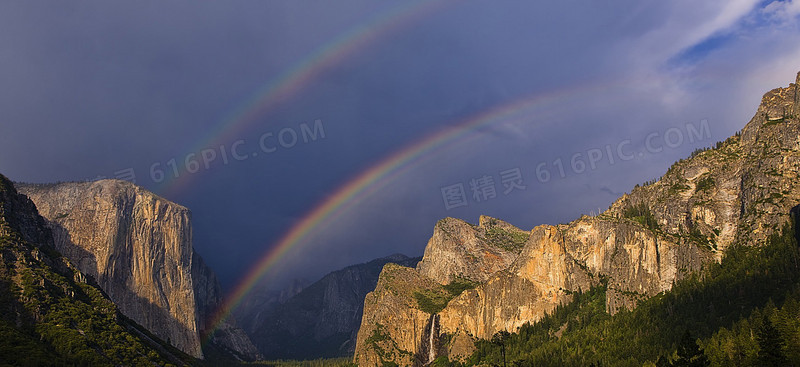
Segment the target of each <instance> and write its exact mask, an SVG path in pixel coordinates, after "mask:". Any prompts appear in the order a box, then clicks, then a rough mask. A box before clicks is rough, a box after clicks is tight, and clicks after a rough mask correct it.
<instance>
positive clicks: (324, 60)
mask: <svg viewBox="0 0 800 367" xmlns="http://www.w3.org/2000/svg"><path fill="white" fill-rule="evenodd" d="M447 2H448V0H436V1H430V0H420V1H402V2H399V5H398V6H395V7H392V8H390V9H387V10H385V11H383V12H380V13H378V14H377V15H375V16H373V17H371V18H370V19H369V20H368V21H366V22H364V23H361V24H359V25H357V26H355V27H352V28H350V29H348V30H347V31H345V32H343V33H341V34H339V35H338V36H337V37H335V38H333V39H331V40H330V41H328V42H327V43H325V44H323V45H322V46H321V47H318V48H317V49H315V50H314V51H313V52H311V53H310V54H309V55H308V56H307V57H305V58H304V59H303V60H302V61H300V62H298V63H295V64H294V65H293V66H292V67H291V68H289V69H287V70H285V71H284V72H283V73H281V74H280V75H279V76H278V77H276V78H274V79H273V80H271V81H270V82H268V83H266V84H265V85H264V86H263V87H261V88H259V89H258V90H256V92H255V93H253V95H252V97H251V98H249V99H247V100H246V101H244V102H243V103H241V104H240V105H239V106H238V107H237V108H235V109H234V110H233V111H232V112H231V113H229V114H228V116H227V117H226V118H224V119H222V120H221V122H220V123H218V124H217V125H216V126H215V127H213V128H211V129H209V132H208V133H207V134H206V135H205V136H204V137H203V138H202V139H200V140H199V143H197V144H196V145H195V146H194V148H193V149H190V150H188V151H189V152H195V153H196V152H199V151H201V150H202V149H204V148H217V147H219V146H220V145H222V144H225V143H230V142H231V141H232V140H233V139H234V138H235V137H236V136H238V135H239V134H241V133H242V132H243V131H245V129H247V128H248V127H249V126H251V125H252V124H253V123H254V122H256V121H258V119H259V118H261V117H263V116H264V115H265V114H266V113H267V112H268V111H270V110H271V109H272V108H273V107H275V106H276V105H278V104H280V103H281V102H284V101H286V100H287V99H289V98H290V97H292V96H294V95H295V94H296V93H297V92H299V91H300V90H302V89H304V88H305V87H307V86H308V85H309V84H310V83H311V82H313V81H314V80H315V78H317V77H318V76H319V75H320V74H321V73H322V72H324V71H326V70H328V69H330V67H331V66H332V65H335V64H337V63H339V62H340V61H342V60H344V59H346V58H347V57H349V56H350V55H352V54H354V53H356V52H357V51H358V50H360V49H363V48H365V47H366V46H368V45H370V44H372V43H374V42H375V41H377V40H379V39H381V38H382V37H383V36H385V35H387V34H389V33H391V32H393V31H396V30H398V29H401V28H403V27H405V26H408V25H410V24H413V23H414V22H415V21H417V20H419V19H421V18H423V17H425V16H427V15H429V14H431V13H434V12H436V11H437V10H439V9H441V8H442V7H443V5H445V4H446V3H447ZM190 177H193V175H192V174H191V173H189V172H187V171H186V170H183V172H181V173H180V174H179V175H176V176H173V177H171V178H170V179H167V180H165V181H164V182H162V183H161V184H160V186H159V188H158V191H159V192H160V193H161V194H163V195H165V196H169V194H171V193H173V192H176V191H179V189H181V188H183V187H185V186H186V185H187V184H188V183H189V182H190V181H191V180H190V179H189V178H190Z"/></svg>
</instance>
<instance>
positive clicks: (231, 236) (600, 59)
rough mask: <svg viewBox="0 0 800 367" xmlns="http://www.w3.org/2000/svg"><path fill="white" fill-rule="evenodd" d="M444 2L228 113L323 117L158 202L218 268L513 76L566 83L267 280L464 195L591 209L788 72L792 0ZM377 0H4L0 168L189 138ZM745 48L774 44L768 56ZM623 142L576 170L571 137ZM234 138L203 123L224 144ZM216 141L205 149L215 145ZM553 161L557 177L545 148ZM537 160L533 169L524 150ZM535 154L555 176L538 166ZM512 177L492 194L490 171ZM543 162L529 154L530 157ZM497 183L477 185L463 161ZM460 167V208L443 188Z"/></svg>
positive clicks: (365, 252) (532, 209) (390, 237)
mask: <svg viewBox="0 0 800 367" xmlns="http://www.w3.org/2000/svg"><path fill="white" fill-rule="evenodd" d="M757 3H758V2H756V1H710V2H703V3H702V4H698V3H696V2H689V1H678V2H669V3H665V2H660V3H642V2H636V1H618V2H614V3H613V4H611V3H603V4H592V3H587V4H576V3H573V2H550V3H545V4H534V3H530V2H502V3H486V2H453V3H446V4H445V5H444V6H443V7H441V9H440V10H438V11H436V12H432V13H430V14H423V16H419V17H417V18H415V19H414V20H413V21H412V22H410V23H408V24H407V25H406V26H403V27H399V28H397V29H393V30H391V31H389V32H386V33H382V34H380V37H378V38H376V39H374V40H373V41H372V42H368V43H365V44H364V45H363V46H362V47H360V48H357V49H355V50H353V51H352V52H350V53H349V54H346V55H344V57H343V58H342V59H341V60H339V62H336V63H332V64H330V65H327V67H325V68H322V69H320V70H317V73H316V74H315V76H314V78H313V79H310V80H309V81H308V83H306V84H305V85H303V87H302V88H300V89H299V90H298V91H297V93H294V94H291V95H286V96H284V97H285V98H284V99H282V100H281V103H279V104H277V105H276V106H275V107H274V108H273V109H272V110H270V111H269V112H268V113H267V114H264V115H261V116H259V118H258V119H256V120H255V121H253V123H252V124H250V125H249V126H247V127H244V128H242V129H240V130H237V131H236V134H234V136H233V137H232V140H236V139H243V140H244V141H245V142H246V144H245V145H244V147H246V149H248V150H247V152H248V153H250V152H259V150H258V149H259V146H258V142H259V138H260V137H261V136H263V134H265V133H273V134H277V133H278V132H279V131H281V129H292V130H294V131H299V129H300V126H301V124H303V123H309V122H313V121H315V120H317V119H320V120H322V121H323V124H324V128H325V134H326V135H325V138H324V139H318V140H315V141H313V142H310V143H308V144H297V145H294V146H292V147H290V148H281V149H278V150H277V151H275V152H274V153H269V154H263V152H262V154H261V155H259V156H257V157H255V156H250V157H249V158H248V159H246V160H243V161H232V162H230V163H229V164H227V165H224V164H221V163H220V161H219V160H217V161H216V162H214V164H212V165H211V167H210V168H209V169H207V170H206V169H203V170H201V171H200V172H198V173H196V174H194V175H193V176H192V177H191V178H190V179H189V180H188V184H187V185H185V186H181V187H182V189H180V190H177V191H175V192H172V193H170V194H169V195H170V197H169V198H170V199H172V200H175V201H177V202H179V203H181V204H183V205H186V206H188V207H189V208H191V209H192V210H193V213H194V239H195V247H196V248H197V249H198V250H199V251H200V253H201V254H203V255H204V256H205V257H206V258H207V260H208V261H207V262H209V263H210V264H211V265H212V266H213V267H214V268H215V270H216V271H217V272H218V273H219V275H220V278H221V279H222V280H223V282H224V283H225V284H226V285H230V284H232V283H234V282H235V281H236V279H238V278H239V277H241V276H242V275H243V274H244V273H245V271H246V269H247V268H248V267H249V266H251V265H252V264H254V263H255V261H256V260H257V259H258V257H259V256H260V255H261V254H262V253H263V252H265V251H266V250H267V249H269V248H270V247H271V246H273V245H274V244H275V243H276V242H277V241H278V240H279V239H280V238H281V236H282V235H283V234H284V233H285V231H287V230H288V229H289V228H291V226H293V225H294V224H296V223H298V221H300V220H302V219H303V218H304V217H305V216H306V215H307V213H308V212H309V211H310V210H312V209H313V208H314V207H315V206H316V205H318V203H320V202H321V201H323V200H325V199H326V198H327V197H329V196H330V195H331V194H332V193H333V192H334V191H335V190H336V188H338V187H340V186H341V185H344V184H346V183H347V182H349V181H350V180H351V179H353V178H354V177H357V176H358V175H359V174H360V173H361V172H363V171H364V170H366V169H368V168H369V167H371V166H373V165H375V164H378V163H380V162H381V161H382V160H383V159H384V157H387V156H389V155H391V154H392V153H393V152H396V151H398V150H400V149H403V148H404V147H406V146H408V145H409V144H413V143H414V142H417V141H419V140H420V139H423V138H424V137H426V136H429V135H430V134H434V133H436V132H439V131H441V130H442V129H445V128H448V127H454V126H458V124H459V123H461V122H463V121H467V120H468V119H470V118H471V117H475V116H477V115H479V114H481V113H485V112H486V111H488V110H491V109H495V108H498V107H499V106H503V105H505V104H509V103H512V102H513V101H515V100H519V99H520V98H522V97H523V96H527V95H539V96H541V95H549V94H552V92H553V91H555V90H560V91H562V93H561V94H560V95H559V96H558V97H554V98H551V99H550V100H549V102H548V103H546V104H541V105H537V106H536V108H535V109H532V110H530V111H529V113H528V114H527V115H523V116H517V117H515V118H514V119H510V120H501V121H497V122H496V123H495V124H490V125H487V126H484V127H482V128H481V129H478V130H476V131H474V132H472V133H470V134H468V137H469V138H470V141H469V142H468V143H456V144H452V145H450V146H448V147H447V149H443V150H441V151H438V153H437V155H435V156H432V157H428V158H429V159H428V160H427V161H426V163H424V164H419V165H418V166H415V167H414V168H413V169H410V170H409V171H408V172H407V173H406V174H404V175H402V176H399V177H398V178H397V179H396V180H394V181H393V182H391V183H390V184H388V185H386V186H385V187H383V188H382V189H380V190H377V191H375V192H374V193H372V194H371V195H370V196H368V197H367V198H366V199H365V200H364V201H363V202H361V204H360V205H358V206H354V207H352V208H350V209H349V210H348V211H344V212H340V213H338V214H337V217H336V218H335V219H336V220H335V222H334V223H333V224H332V225H330V226H328V227H325V228H318V229H317V230H316V231H314V232H313V233H311V234H310V237H309V241H307V242H306V243H304V244H303V245H302V246H298V247H297V248H296V249H295V250H294V251H293V252H292V253H291V254H290V256H288V257H286V258H285V259H284V261H283V262H282V264H281V265H280V266H279V267H278V268H277V269H275V271H274V272H273V273H272V274H271V276H273V277H274V278H273V279H275V281H273V282H266V284H274V285H276V286H277V285H279V284H280V283H281V282H282V281H285V280H286V279H290V278H293V277H308V278H313V277H315V276H319V275H321V274H322V273H324V272H327V271H330V270H333V269H335V268H339V267H342V266H345V265H348V264H351V263H355V262H362V261H366V260H369V259H371V258H374V257H378V256H383V255H387V254H390V253H395V252H402V253H406V254H408V255H420V254H421V252H422V250H423V248H424V246H425V243H426V241H427V238H428V237H429V236H430V233H431V232H432V228H433V225H434V223H435V222H436V220H437V219H439V218H441V217H444V216H454V217H459V218H463V219H465V220H468V221H471V222H476V221H477V218H478V216H479V215H480V214H488V215H492V216H496V217H500V218H503V219H506V220H508V221H510V222H511V223H513V224H516V225H518V226H520V227H522V228H525V229H530V228H532V227H533V226H535V225H537V224H541V223H558V222H566V221H569V220H571V219H573V218H575V217H576V216H578V215H580V214H582V213H583V214H589V213H590V212H591V211H597V208H601V209H604V208H606V207H607V206H608V205H609V204H610V203H611V201H612V200H613V199H614V198H615V197H616V196H617V195H618V192H621V191H626V190H629V189H630V188H631V187H633V185H634V184H636V183H641V182H643V181H645V180H649V179H652V178H656V177H659V176H660V175H661V174H662V173H663V172H664V170H665V169H666V168H667V167H668V166H669V164H670V163H671V162H672V161H674V160H677V159H679V158H682V157H685V156H686V155H687V154H688V153H689V152H691V151H692V150H693V149H695V148H697V147H699V146H707V145H710V144H712V143H713V142H714V141H716V140H722V139H724V138H725V137H727V136H728V135H731V134H733V132H735V131H736V130H738V129H740V128H741V127H742V126H743V125H744V123H745V122H746V121H747V119H749V117H750V116H751V115H752V113H753V112H754V108H755V106H756V105H757V103H758V98H759V97H760V95H761V94H762V93H763V92H764V91H766V90H767V89H769V88H772V87H775V86H779V85H784V84H786V83H787V82H788V81H790V80H792V78H793V76H794V72H796V71H797V70H798V69H800V65H798V62H797V60H799V59H800V58H798V56H800V45H799V44H798V41H797V40H798V39H800V38H798V37H797V33H798V31H797V27H796V25H795V24H796V22H795V20H796V17H797V14H798V12H797V10H796V9H798V6H797V5H796V3H794V2H792V3H787V2H776V3H773V4H770V5H767V6H764V4H762V5H761V6H762V7H761V8H757V7H756V5H757ZM390 6H391V4H382V3H378V2H370V1H340V2H337V3H336V4H335V5H334V4H328V3H324V2H315V1H285V2H277V1H271V2H261V1H252V2H250V1H239V2H226V3H224V4H223V3H214V2H203V3H196V2H191V3H190V2H168V3H163V2H136V3H127V4H125V3H107V2H96V3H87V2H84V3H79V4H71V3H60V2H46V3H40V4H35V3H29V2H22V3H13V2H12V3H4V4H2V5H0V129H2V133H1V134H0V172H2V173H3V174H6V175H8V176H10V177H11V178H12V179H15V180H21V181H55V180H70V179H83V178H90V177H94V176H97V175H106V176H113V174H114V172H115V171H117V170H120V169H125V168H134V169H135V171H136V176H137V183H139V184H140V185H143V186H145V187H146V188H150V189H153V190H156V189H158V188H159V187H160V186H159V185H157V184H156V182H154V180H153V179H152V177H151V175H150V172H149V169H150V168H151V167H152V165H153V164H154V163H158V164H160V166H159V167H161V168H163V169H165V171H166V172H167V174H169V171H168V168H169V167H168V166H167V163H168V161H169V160H170V159H172V158H175V159H176V162H181V161H182V160H183V159H184V158H185V157H186V155H187V154H190V153H199V152H198V151H196V150H198V149H203V148H207V147H204V146H202V143H203V142H204V141H203V139H205V138H206V137H207V136H208V135H209V134H211V133H213V132H214V129H216V128H217V127H218V126H219V125H220V123H222V122H224V121H225V118H226V116H229V115H230V114H231V113H232V112H233V111H235V110H236V108H238V107H240V106H241V105H242V104H243V103H245V102H246V101H247V100H248V99H249V98H251V97H252V96H253V95H254V93H256V92H257V91H258V90H259V89H260V88H261V87H263V86H264V85H265V84H266V83H268V82H270V81H272V80H274V79H275V78H277V77H278V76H279V75H281V73H284V72H285V71H287V70H291V69H292V67H294V66H296V65H298V63H300V62H302V61H303V60H308V57H309V55H314V54H315V52H316V51H318V50H319V49H320V48H321V47H324V45H326V44H328V43H329V42H331V40H333V39H335V38H336V37H338V36H340V35H342V34H346V32H348V31H351V30H353V29H358V26H359V25H363V24H367V23H368V22H369V21H370V20H371V19H373V18H374V17H375V15H376V14H380V13H381V12H382V11H384V10H386V9H388V8H389V7H390ZM763 55H770V57H768V58H765V57H763ZM703 119H706V120H707V121H708V122H709V127H710V132H711V136H710V137H708V139H706V140H703V141H697V142H692V143H689V142H686V143H683V144H680V145H678V146H675V147H672V148H669V149H664V150H663V151H661V152H658V153H650V152H647V151H645V150H644V138H645V137H646V136H647V134H649V133H652V132H660V133H662V134H663V133H664V131H666V130H667V129H669V128H671V127H677V128H681V127H683V126H685V124H686V123H697V122H699V121H701V120H703ZM626 140H629V141H630V143H631V145H630V148H631V149H632V150H633V151H635V152H637V153H638V152H644V153H648V154H643V155H642V156H641V157H639V156H637V157H636V159H632V160H625V161H623V160H619V159H617V160H615V161H614V163H610V162H609V160H608V157H605V156H604V157H603V159H604V160H602V161H599V162H597V166H596V167H595V168H594V169H587V170H584V171H582V172H580V173H576V172H575V171H576V170H574V169H572V167H570V166H569V164H570V163H569V161H570V159H571V157H572V156H574V155H575V154H582V156H583V157H584V160H585V157H586V155H587V153H588V151H590V150H592V149H598V148H603V147H605V146H606V145H611V146H616V145H618V144H620V143H621V142H624V141H626ZM231 143H232V141H224V142H220V144H223V145H225V146H226V147H227V148H228V149H229V148H230V145H231ZM215 148H216V147H215ZM557 160H561V163H562V164H564V165H566V167H567V172H566V174H565V176H564V177H563V178H562V177H560V175H559V173H558V172H557V167H556V166H555V165H554V162H555V161H557ZM541 164H544V166H540V165H541ZM537 167H545V168H546V169H548V170H549V174H550V175H551V176H553V177H552V178H551V179H550V180H548V181H547V182H539V180H538V178H537ZM509 169H519V170H520V172H521V173H522V174H523V178H524V183H525V186H526V188H525V189H524V190H516V191H513V192H510V193H508V194H504V193H502V185H501V182H500V181H501V179H502V178H501V176H500V172H502V171H505V170H509ZM540 171H541V170H540ZM486 175H489V176H493V177H494V180H495V181H496V184H497V185H498V188H499V190H500V192H498V193H497V196H496V197H494V198H492V199H489V200H483V201H480V202H478V201H475V200H474V199H473V198H472V197H471V195H472V193H471V192H470V191H469V183H470V181H471V180H472V179H475V178H479V177H483V176H486ZM457 183H462V184H463V185H465V187H466V188H467V194H468V195H470V197H469V198H468V199H469V204H468V205H467V206H462V207H458V208H455V209H451V210H447V209H446V208H445V206H444V203H443V200H442V196H441V191H440V190H441V188H442V187H445V186H448V185H452V184H457Z"/></svg>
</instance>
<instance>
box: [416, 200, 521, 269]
mask: <svg viewBox="0 0 800 367" xmlns="http://www.w3.org/2000/svg"><path fill="white" fill-rule="evenodd" d="M527 238H528V233H527V232H526V231H523V230H521V229H519V228H517V227H514V226H513V225H511V224H508V223H506V222H503V221H501V220H499V219H495V218H491V217H488V216H485V215H482V216H481V217H480V220H479V222H478V225H477V226H474V225H472V224H469V223H467V222H465V221H463V220H460V219H455V218H445V219H442V220H440V221H439V222H438V223H436V226H435V227H434V230H433V236H432V237H431V239H430V240H429V241H428V245H427V246H426V247H425V254H424V255H423V256H422V261H420V262H419V264H417V270H418V271H419V273H420V274H422V275H424V276H427V277H429V278H431V279H433V280H436V281H437V282H439V283H440V284H447V283H450V282H451V281H452V280H453V279H456V278H462V279H469V280H472V281H476V282H484V281H486V280H488V279H489V277H490V276H491V275H492V274H494V273H496V272H498V271H500V270H503V269H505V268H507V267H508V266H509V265H510V264H511V262H512V261H514V259H515V258H516V257H517V255H518V254H519V251H520V250H521V249H522V246H523V245H524V244H525V241H526V240H527Z"/></svg>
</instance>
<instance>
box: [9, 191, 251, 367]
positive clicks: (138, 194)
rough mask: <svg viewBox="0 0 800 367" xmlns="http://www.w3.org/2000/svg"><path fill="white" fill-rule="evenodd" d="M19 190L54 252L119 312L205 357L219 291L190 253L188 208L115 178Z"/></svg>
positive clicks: (208, 270) (162, 336) (186, 350)
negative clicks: (205, 336) (203, 335)
mask: <svg viewBox="0 0 800 367" xmlns="http://www.w3.org/2000/svg"><path fill="white" fill-rule="evenodd" d="M17 188H18V189H19V191H20V192H22V193H24V194H25V195H27V196H28V197H30V198H31V200H32V201H33V202H34V203H35V204H36V207H37V208H38V209H39V212H40V213H41V214H42V216H44V217H45V218H46V219H47V220H48V226H49V227H50V228H51V230H52V232H53V235H54V238H55V245H56V248H57V249H58V251H59V252H61V253H62V254H63V255H64V256H66V257H67V258H68V259H69V260H70V261H71V262H73V263H75V264H76V265H77V267H78V268H79V269H80V270H81V272H83V273H84V274H87V275H88V276H91V277H92V278H94V279H95V280H96V282H97V283H98V285H99V286H100V287H101V288H102V289H103V291H105V292H106V293H107V294H108V296H109V297H110V298H111V300H112V301H113V302H114V303H115V304H117V305H118V307H119V309H120V311H121V312H122V313H123V314H125V315H126V316H128V317H130V318H131V319H132V320H134V321H136V322H137V323H139V324H141V325H142V326H144V327H145V328H147V329H148V330H149V331H151V332H152V333H153V334H154V335H156V336H158V337H159V338H161V339H163V340H165V341H167V342H169V343H170V344H172V345H173V346H175V347H177V348H178V349H180V350H182V351H184V352H185V353H187V354H189V355H192V356H195V357H198V358H202V357H203V351H202V348H201V343H200V331H201V329H202V328H203V325H202V323H203V320H205V318H206V317H207V313H208V312H209V311H210V310H212V309H213V308H214V307H215V305H216V304H218V303H219V297H220V290H219V284H218V283H217V282H216V278H215V277H214V276H213V272H211V270H210V269H208V268H207V267H206V266H205V264H203V263H202V261H201V260H200V257H199V256H198V255H197V254H196V253H195V252H194V250H193V248H192V227H191V213H190V212H189V210H188V209H186V208H184V207H182V206H180V205H177V204H175V203H172V202H169V201H167V200H165V199H163V198H160V197H158V196H156V195H155V194H153V193H151V192H148V191H146V190H144V189H142V188H140V187H138V186H135V185H133V184H130V183H128V182H125V181H119V180H101V181H96V182H85V183H62V184H45V185H28V184H17ZM250 347H252V345H250ZM247 348H248V346H247V345H245V346H242V349H243V350H242V351H240V352H242V354H247V353H248V351H247ZM251 351H252V350H251Z"/></svg>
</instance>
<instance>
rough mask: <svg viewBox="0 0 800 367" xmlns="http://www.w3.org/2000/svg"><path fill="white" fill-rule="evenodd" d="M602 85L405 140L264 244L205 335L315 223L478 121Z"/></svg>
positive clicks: (532, 98)
mask: <svg viewBox="0 0 800 367" xmlns="http://www.w3.org/2000/svg"><path fill="white" fill-rule="evenodd" d="M608 85H609V84H582V85H581V86H578V87H574V88H563V89H559V90H555V91H550V92H548V93H540V94H534V95H529V96H525V97H523V98H520V99H517V100H515V101H513V102H511V103H508V104H505V105H501V106H499V107H495V108H493V109H489V110H488V111H484V112H482V113H479V114H477V115H474V116H472V117H469V118H467V119H464V120H462V121H460V122H458V123H457V124H454V125H450V126H451V127H449V128H447V129H443V130H441V131H439V132H436V133H433V134H431V135H429V136H427V137H425V138H424V139H422V140H419V141H417V142H416V143H413V144H410V145H408V146H406V147H405V148H403V149H400V150H399V151H397V152H395V153H393V154H391V155H389V156H388V157H386V158H385V159H383V160H382V161H380V162H379V163H377V164H375V165H373V166H372V167H370V168H369V169H367V170H365V171H363V172H362V173H360V174H359V175H358V176H356V177H355V178H354V179H352V180H350V181H349V182H347V183H345V184H344V185H342V186H340V187H339V188H338V189H337V190H336V191H335V192H334V193H333V194H331V195H330V196H328V197H327V198H325V199H324V200H322V201H321V202H320V203H319V204H318V205H317V206H315V207H314V208H313V209H312V210H311V211H310V212H308V214H307V215H306V216H305V217H303V218H302V220H300V221H298V222H297V223H296V224H295V225H294V226H292V227H291V229H290V230H289V231H288V232H286V233H285V234H284V235H283V236H282V237H281V238H280V240H279V241H278V242H277V244H276V245H274V246H270V249H269V250H267V251H266V252H265V253H264V254H263V255H262V257H261V258H260V259H261V260H259V261H258V262H257V263H256V264H255V265H254V266H253V267H252V268H251V269H250V271H249V272H248V273H247V275H246V276H245V277H244V278H243V279H242V280H241V281H240V282H239V283H238V285H237V286H236V287H235V288H234V289H233V291H232V292H231V293H230V294H229V296H228V297H227V298H226V300H225V302H224V303H223V305H222V306H221V307H220V308H219V309H218V310H217V311H216V313H215V314H214V315H213V317H212V318H211V320H209V323H208V325H211V328H210V330H209V334H207V336H208V335H210V334H211V333H213V331H214V330H215V329H216V328H217V327H219V325H220V324H221V323H222V322H223V321H224V320H225V319H227V318H228V317H229V316H230V314H231V312H232V311H233V310H234V309H235V308H236V307H238V305H239V304H240V303H241V302H242V300H243V298H244V297H245V296H246V295H247V294H248V293H249V292H250V291H251V290H252V289H253V287H254V286H255V285H256V284H257V283H258V282H259V280H260V279H261V278H262V277H263V276H264V275H265V274H266V273H267V272H268V271H269V270H270V269H272V268H273V267H274V266H275V265H276V264H277V263H278V262H279V261H280V260H281V259H282V258H283V257H284V256H285V255H286V254H287V253H288V252H289V251H290V250H291V249H293V248H296V247H298V246H299V245H301V244H303V243H304V242H306V240H307V239H308V237H309V235H310V234H312V233H313V232H314V231H315V230H316V229H318V228H322V227H325V226H327V225H330V224H332V223H333V222H334V221H335V220H336V219H337V218H340V217H341V215H342V214H343V213H344V212H346V211H347V210H349V209H350V208H352V207H353V206H355V205H358V203H360V202H362V201H363V200H364V199H365V198H366V197H368V196H370V195H371V194H372V193H374V192H376V191H378V190H380V189H381V188H382V187H384V186H386V185H387V184H388V183H390V182H393V181H394V180H395V179H396V178H398V177H400V176H402V175H405V174H406V173H407V172H409V171H410V170H412V169H414V168H416V167H419V166H420V165H422V164H424V163H425V162H427V161H428V160H430V159H431V158H432V157H434V156H436V155H437V154H440V153H442V152H443V151H444V150H446V149H449V148H453V147H455V146H457V145H460V144H463V143H466V142H469V141H472V140H474V139H477V138H479V137H480V134H475V133H474V132H475V131H476V130H477V129H479V128H481V127H484V126H488V125H491V124H494V123H498V122H504V121H511V120H513V119H519V118H523V117H524V116H531V115H533V112H534V109H535V108H537V107H541V106H544V105H549V104H551V103H555V102H558V101H563V100H565V98H566V97H568V96H574V95H575V94H577V93H582V92H589V91H594V90H596V89H602V88H607V87H608Z"/></svg>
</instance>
